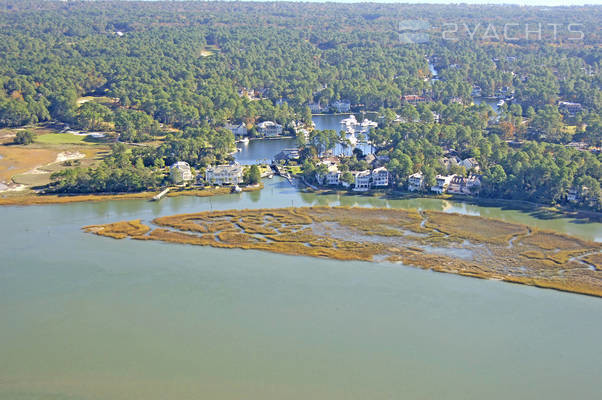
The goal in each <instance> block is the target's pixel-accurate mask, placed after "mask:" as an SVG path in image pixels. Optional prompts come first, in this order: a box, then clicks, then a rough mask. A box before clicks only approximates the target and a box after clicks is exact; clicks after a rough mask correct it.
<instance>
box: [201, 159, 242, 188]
mask: <svg viewBox="0 0 602 400" xmlns="http://www.w3.org/2000/svg"><path fill="white" fill-rule="evenodd" d="M205 181H206V182H208V183H212V184H215V185H227V184H234V185H238V184H239V183H242V165H240V164H239V163H234V164H230V165H215V166H209V167H207V170H206V172H205Z"/></svg>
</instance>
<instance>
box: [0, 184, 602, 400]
mask: <svg viewBox="0 0 602 400" xmlns="http://www.w3.org/2000/svg"><path fill="white" fill-rule="evenodd" d="M265 185H266V187H265V189H264V190H262V191H261V192H250V193H241V194H231V195H226V196H220V197H213V198H196V197H178V198H166V199H164V200H162V201H160V202H147V201H141V200H123V201H105V202H98V203H78V204H62V205H44V206H30V207H0V221H1V223H0V243H1V245H0V260H1V261H0V321H1V325H0V399H6V400H8V399H10V400H15V399H16V400H20V399H28V400H30V399H43V400H46V399H52V400H57V399H94V400H96V399H102V400H104V399H111V400H121V399H123V400H125V399H127V400H137V399H145V400H154V399H199V398H207V399H243V398H244V399H308V398H312V399H398V398H407V399H451V400H454V399H462V400H466V399H492V400H497V399H500V400H502V399H503V400H506V399H509V398H516V399H536V398H545V399H552V400H554V399H563V400H564V399H567V398H578V399H595V398H601V397H602V386H601V385H600V382H601V381H602V369H601V368H600V360H601V359H602V346H600V337H601V336H602V301H601V300H600V299H599V298H593V297H587V296H580V295H574V294H568V293H561V292H556V291H552V290H544V289H538V288H534V287H527V286H521V285H512V284H508V283H503V282H497V281H487V280H479V279H471V278H464V277H460V276H455V275H445V274H437V273H433V272H428V271H423V270H419V269H415V268H409V267H404V266H400V265H391V264H375V263H363V262H340V261H334V260H326V259H314V258H305V257H294V256H285V255H279V254H272V253H264V252H258V251H243V250H232V249H228V250H226V249H213V248H205V247H195V246H187V245H179V244H166V243H160V242H141V241H132V240H113V239H109V238H102V237H97V236H94V235H90V234H85V233H83V232H82V231H81V230H80V228H81V227H82V226H83V225H87V224H98V223H105V222H113V221H117V220H127V219H134V218H141V219H142V220H143V221H149V220H150V219H152V218H154V217H156V216H160V215H171V214H174V213H185V212H195V211H203V210H211V209H213V210H216V209H231V208H237V209H240V208H261V207H283V206H291V205H292V206H302V205H318V204H322V205H325V204H330V205H339V204H340V205H358V206H384V207H404V208H406V207H410V208H415V207H420V208H428V209H436V210H445V211H450V212H452V211H454V212H462V213H467V214H475V215H484V216H490V217H496V218H502V219H505V220H509V221H518V222H523V223H528V224H531V225H535V226H540V227H542V228H548V229H554V230H557V231H560V232H567V233H571V234H577V235H579V236H581V237H585V238H590V239H597V240H602V225H601V224H592V223H587V222H586V221H572V220H570V219H565V218H545V219H540V218H538V216H537V215H534V214H530V213H525V212H522V211H516V210H511V209H502V208H497V207H492V208H487V207H478V206H474V205H468V204H463V203H455V202H449V201H442V200H435V199H416V200H380V199H373V198H369V197H362V196H338V195H329V196H317V195H314V194H309V193H303V192H300V191H298V190H297V189H296V188H294V187H292V186H290V185H289V184H288V183H287V182H285V181H283V180H280V179H278V178H274V179H272V180H266V181H265Z"/></svg>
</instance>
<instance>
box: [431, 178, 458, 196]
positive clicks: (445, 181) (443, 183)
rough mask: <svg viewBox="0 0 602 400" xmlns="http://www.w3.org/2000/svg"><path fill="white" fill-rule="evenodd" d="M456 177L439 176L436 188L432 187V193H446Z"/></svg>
mask: <svg viewBox="0 0 602 400" xmlns="http://www.w3.org/2000/svg"><path fill="white" fill-rule="evenodd" d="M455 176H456V175H437V178H436V182H437V183H436V184H435V186H431V191H432V192H435V193H439V194H441V193H445V192H446V191H447V188H448V186H449V184H450V182H451V180H452V179H453V178H454V177H455Z"/></svg>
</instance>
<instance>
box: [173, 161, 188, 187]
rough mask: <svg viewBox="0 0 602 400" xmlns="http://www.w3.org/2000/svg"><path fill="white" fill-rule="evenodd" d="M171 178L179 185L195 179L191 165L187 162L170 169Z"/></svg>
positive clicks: (177, 163) (180, 162)
mask: <svg viewBox="0 0 602 400" xmlns="http://www.w3.org/2000/svg"><path fill="white" fill-rule="evenodd" d="M169 178H170V179H171V181H172V182H173V183H175V184H177V185H179V184H183V183H187V182H190V181H191V180H192V179H193V177H192V171H191V169H190V165H188V163H187V162H185V161H178V162H176V163H173V164H172V165H171V167H169Z"/></svg>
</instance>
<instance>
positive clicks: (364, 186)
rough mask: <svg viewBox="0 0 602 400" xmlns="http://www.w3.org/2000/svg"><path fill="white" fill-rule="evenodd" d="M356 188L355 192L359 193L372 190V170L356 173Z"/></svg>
mask: <svg viewBox="0 0 602 400" xmlns="http://www.w3.org/2000/svg"><path fill="white" fill-rule="evenodd" d="M353 175H354V178H355V179H354V181H355V186H354V188H353V190H355V191H358V192H364V191H366V190H370V187H371V182H370V180H371V179H372V173H371V172H370V170H365V171H359V172H355V173H354V174H353Z"/></svg>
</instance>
